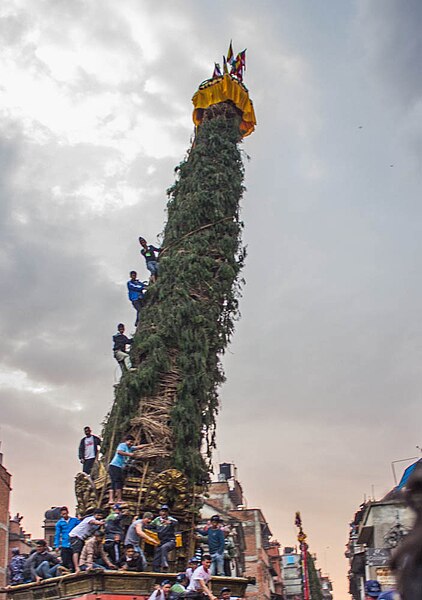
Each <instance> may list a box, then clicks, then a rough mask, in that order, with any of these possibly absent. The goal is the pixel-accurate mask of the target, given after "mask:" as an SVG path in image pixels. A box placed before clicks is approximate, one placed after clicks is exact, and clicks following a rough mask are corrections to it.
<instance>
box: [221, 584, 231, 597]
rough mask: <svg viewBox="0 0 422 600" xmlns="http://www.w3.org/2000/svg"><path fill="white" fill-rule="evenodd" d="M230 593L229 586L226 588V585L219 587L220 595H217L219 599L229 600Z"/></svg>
mask: <svg viewBox="0 0 422 600" xmlns="http://www.w3.org/2000/svg"><path fill="white" fill-rule="evenodd" d="M230 593H231V589H230V588H228V587H223V588H221V591H220V595H219V596H218V597H219V600H230V598H231V596H230Z"/></svg>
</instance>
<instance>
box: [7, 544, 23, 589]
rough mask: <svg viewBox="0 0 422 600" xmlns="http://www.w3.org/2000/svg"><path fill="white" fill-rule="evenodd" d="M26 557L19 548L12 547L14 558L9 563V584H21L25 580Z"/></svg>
mask: <svg viewBox="0 0 422 600" xmlns="http://www.w3.org/2000/svg"><path fill="white" fill-rule="evenodd" d="M25 562H26V557H25V556H24V555H23V554H20V552H19V548H12V558H11V559H10V563H9V572H8V583H9V585H19V584H21V583H23V582H24V579H23V570H24V567H25Z"/></svg>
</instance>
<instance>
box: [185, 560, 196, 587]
mask: <svg viewBox="0 0 422 600" xmlns="http://www.w3.org/2000/svg"><path fill="white" fill-rule="evenodd" d="M198 565H199V558H197V557H196V556H193V557H192V558H191V559H190V561H189V564H188V568H187V569H186V577H187V578H188V580H189V581H190V579H191V577H192V573H193V572H194V571H195V569H196V567H197V566H198Z"/></svg>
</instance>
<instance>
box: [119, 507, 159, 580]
mask: <svg viewBox="0 0 422 600" xmlns="http://www.w3.org/2000/svg"><path fill="white" fill-rule="evenodd" d="M152 519H153V514H152V513H150V512H146V513H144V515H143V517H142V519H136V520H134V521H133V522H132V523H131V525H129V529H128V530H127V533H126V537H125V547H126V546H128V545H129V546H133V547H134V549H135V551H136V552H137V553H138V554H139V556H140V559H141V561H142V571H145V570H146V568H147V560H146V558H145V554H144V552H143V550H142V548H141V540H142V541H144V542H146V543H147V544H151V545H152V546H156V545H158V542H157V541H156V540H155V539H154V538H153V537H152V536H151V535H149V533H148V527H149V525H150V523H151V521H152Z"/></svg>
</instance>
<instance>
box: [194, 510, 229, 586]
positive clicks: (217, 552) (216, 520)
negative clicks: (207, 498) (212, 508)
mask: <svg viewBox="0 0 422 600" xmlns="http://www.w3.org/2000/svg"><path fill="white" fill-rule="evenodd" d="M220 523H221V519H220V517H219V516H218V515H213V516H212V517H211V521H210V526H209V527H208V529H207V530H206V531H205V530H203V529H199V530H198V531H199V533H200V534H201V535H205V536H206V537H207V544H208V550H209V552H210V554H211V559H212V563H211V575H224V541H225V539H224V533H223V531H222V529H221V527H220Z"/></svg>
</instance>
